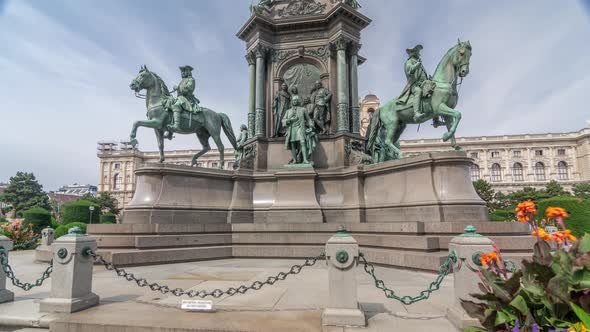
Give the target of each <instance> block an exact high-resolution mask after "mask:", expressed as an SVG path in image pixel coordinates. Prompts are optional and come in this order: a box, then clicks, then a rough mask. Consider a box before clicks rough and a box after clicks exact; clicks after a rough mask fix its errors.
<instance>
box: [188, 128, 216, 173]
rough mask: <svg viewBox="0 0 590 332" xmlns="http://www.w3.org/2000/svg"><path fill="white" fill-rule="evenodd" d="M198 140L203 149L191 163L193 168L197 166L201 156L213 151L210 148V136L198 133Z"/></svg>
mask: <svg viewBox="0 0 590 332" xmlns="http://www.w3.org/2000/svg"><path fill="white" fill-rule="evenodd" d="M197 138H198V139H199V143H201V146H202V147H203V148H202V149H201V151H199V152H197V153H196V154H195V155H194V156H193V159H192V161H191V166H195V165H196V164H197V159H199V157H200V156H202V155H204V154H205V153H207V152H209V150H211V146H209V135H208V134H200V133H197Z"/></svg>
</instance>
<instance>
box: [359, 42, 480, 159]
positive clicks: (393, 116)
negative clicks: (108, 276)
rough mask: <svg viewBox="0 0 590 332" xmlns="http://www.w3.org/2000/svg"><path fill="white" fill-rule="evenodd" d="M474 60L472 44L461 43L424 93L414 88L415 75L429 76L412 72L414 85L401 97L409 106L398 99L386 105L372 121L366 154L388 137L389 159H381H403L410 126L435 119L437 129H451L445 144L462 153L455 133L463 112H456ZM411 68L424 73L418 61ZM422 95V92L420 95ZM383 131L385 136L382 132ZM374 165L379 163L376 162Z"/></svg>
mask: <svg viewBox="0 0 590 332" xmlns="http://www.w3.org/2000/svg"><path fill="white" fill-rule="evenodd" d="M408 53H410V52H408ZM470 59H471V43H469V41H467V42H462V41H460V40H459V41H457V44H456V45H454V46H453V47H451V48H450V49H449V51H448V52H447V53H446V54H445V55H444V56H443V58H442V59H441V60H440V62H439V63H438V66H437V67H436V71H435V72H434V76H433V77H432V80H429V79H426V80H423V81H422V84H421V86H420V90H416V89H413V88H411V86H412V85H414V87H416V84H415V82H416V81H418V79H416V80H414V76H413V75H416V74H418V78H420V79H422V78H424V77H423V76H422V75H425V72H424V73H420V72H416V71H413V72H410V74H411V76H412V77H411V78H412V81H411V82H410V81H409V80H408V85H407V86H406V88H405V89H404V90H405V91H404V93H402V94H401V96H400V98H401V97H404V96H405V95H406V94H409V97H408V98H407V100H406V102H405V103H403V102H402V103H398V98H395V99H393V100H390V101H388V102H387V103H385V104H383V106H381V107H380V108H379V110H377V112H375V114H374V115H373V117H372V118H371V124H370V125H369V133H368V140H367V144H366V152H367V153H369V154H371V153H374V151H376V144H377V143H378V141H379V140H380V138H381V137H382V136H381V135H382V134H384V138H383V142H382V144H383V147H384V149H382V153H384V154H385V155H384V156H383V157H380V159H382V160H384V161H387V160H393V159H399V158H402V157H403V154H402V152H401V150H400V148H399V139H400V136H401V134H402V133H403V132H404V130H405V129H406V126H407V125H408V124H411V123H422V122H425V121H427V120H429V119H434V120H435V125H438V124H444V125H445V126H446V127H447V132H446V133H444V134H443V137H442V138H443V141H445V142H446V141H448V140H451V145H452V146H453V148H455V149H456V150H460V149H461V147H460V146H458V145H457V141H456V140H455V132H456V131H457V126H458V125H459V121H461V112H459V111H457V110H455V106H457V102H458V100H459V92H458V91H457V86H458V85H459V84H461V82H462V81H463V78H464V77H466V76H467V75H468V74H469V61H470ZM407 67H409V68H410V69H412V68H413V69H415V70H422V69H423V67H421V64H420V63H419V61H418V59H415V60H412V61H411V62H410V63H409V64H407ZM419 68H420V69H419ZM418 91H420V92H419V93H418ZM410 92H412V93H410ZM416 104H418V106H419V108H420V109H421V112H422V113H423V115H421V116H418V117H416V114H415V113H416ZM439 117H440V118H442V123H440V122H439V121H438V118H439ZM416 119H417V120H416ZM383 130H384V131H385V133H383V132H382V131H383ZM374 162H376V161H375V160H374Z"/></svg>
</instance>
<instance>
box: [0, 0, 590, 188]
mask: <svg viewBox="0 0 590 332" xmlns="http://www.w3.org/2000/svg"><path fill="white" fill-rule="evenodd" d="M360 3H361V5H362V6H363V7H362V8H361V9H360V10H361V12H362V13H363V14H365V15H366V16H368V17H370V18H371V19H372V20H373V22H372V23H371V25H370V26H369V27H368V28H366V29H365V30H364V31H363V34H362V44H363V47H362V49H361V51H360V53H361V55H363V56H364V57H366V58H367V62H365V63H364V64H363V65H362V66H361V67H360V68H359V92H360V94H361V97H362V96H364V95H365V94H368V93H374V94H376V95H377V96H378V97H379V98H380V99H381V101H382V102H385V101H387V100H389V99H391V98H394V97H395V96H397V95H398V94H399V93H400V92H401V90H402V88H403V86H404V85H405V77H404V75H403V63H404V61H405V60H406V53H405V49H406V48H408V47H413V46H414V45H415V44H417V43H420V44H422V45H424V50H423V51H422V57H423V63H424V65H425V67H426V68H427V70H428V71H429V72H430V73H431V74H432V72H433V71H434V69H435V68H436V64H437V63H438V61H439V60H440V58H441V57H442V56H443V55H444V53H445V52H446V51H447V50H448V49H449V48H450V47H451V46H453V45H454V44H455V43H456V42H457V38H460V39H461V40H469V41H470V42H471V45H472V46H473V55H472V58H471V68H470V74H469V76H468V77H467V78H466V79H465V80H464V82H463V85H462V87H461V90H460V100H459V104H458V106H457V109H458V110H459V111H461V112H462V113H463V120H462V122H461V125H460V127H459V129H458V131H457V135H458V136H480V135H498V134H517V133H540V132H562V131H577V130H580V129H581V128H583V127H584V126H585V125H586V121H587V120H588V119H590V108H589V107H588V103H587V101H586V98H584V97H586V96H587V95H588V88H589V87H590V56H589V55H590V43H588V42H587V40H588V38H589V37H588V36H589V35H590V34H589V32H590V0H562V1H555V0H520V1H514V0H496V1H485V0H445V1H432V0H404V1H402V0H395V1H393V0H361V1H360ZM249 5H250V0H193V1H191V0H184V1H183V0H171V1H159V0H158V1H156V0H153V1H152V0H125V1H122V0H101V1H90V0H52V1H28V0H0V45H1V46H0V119H1V120H0V182H3V181H4V182H6V181H8V179H9V178H10V176H13V175H14V174H15V173H16V172H17V171H28V172H34V173H35V175H36V176H37V178H38V179H39V180H40V182H41V183H42V184H43V185H44V188H45V189H46V190H55V189H57V188H58V187H59V186H61V185H64V184H71V183H74V182H77V183H90V184H96V183H97V182H98V176H99V175H98V167H99V160H98V157H97V156H96V144H97V142H98V141H104V140H114V141H120V140H125V139H127V137H128V135H129V131H130V129H131V125H132V123H133V122H134V121H136V120H139V119H143V118H144V116H145V104H144V102H143V101H141V100H138V99H136V98H135V97H134V96H133V93H132V92H131V90H130V89H129V83H130V82H131V80H132V79H133V78H134V77H135V76H136V74H137V72H138V70H139V67H140V66H141V65H143V64H145V65H147V66H148V68H149V69H150V70H152V71H154V72H156V73H158V74H159V75H160V76H161V77H162V78H163V79H164V80H165V81H166V82H167V84H168V86H169V87H171V86H172V85H174V84H177V83H178V81H179V79H180V74H179V70H178V66H180V65H185V64H190V65H192V66H193V67H194V68H195V71H194V74H195V77H196V80H197V91H196V95H197V97H198V98H199V99H200V100H201V103H202V105H204V106H207V107H209V108H211V109H214V110H216V111H221V112H224V113H226V114H228V115H229V116H230V118H231V121H232V124H233V126H234V130H237V129H238V128H239V125H240V124H241V123H244V122H246V118H247V102H248V67H247V63H246V61H245V59H244V55H245V45H244V43H243V42H242V41H240V40H239V39H238V38H237V37H236V36H235V34H236V32H237V31H238V30H239V28H240V27H241V26H242V24H243V23H244V22H245V21H246V20H247V19H248V17H249V15H250V13H249V10H248V7H249ZM429 127H430V126H428V125H423V126H421V128H420V131H419V132H417V130H416V128H417V127H416V126H409V127H408V129H407V130H406V132H405V134H404V135H403V136H402V139H404V138H405V139H411V138H420V137H424V138H437V137H440V136H441V135H442V134H443V129H442V128H439V129H434V128H429ZM138 140H139V141H140V149H141V150H155V149H156V144H155V137H154V135H153V131H151V130H147V129H140V130H139V134H138ZM166 144H167V145H166V149H170V150H172V149H191V148H200V145H199V143H198V142H197V141H196V139H195V138H194V136H185V137H181V136H179V137H178V138H177V139H175V140H174V141H172V142H169V141H168V142H166Z"/></svg>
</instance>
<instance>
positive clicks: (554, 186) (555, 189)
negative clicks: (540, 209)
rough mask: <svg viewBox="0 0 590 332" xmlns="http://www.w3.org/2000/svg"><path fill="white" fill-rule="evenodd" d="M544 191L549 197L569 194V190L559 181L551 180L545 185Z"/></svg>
mask: <svg viewBox="0 0 590 332" xmlns="http://www.w3.org/2000/svg"><path fill="white" fill-rule="evenodd" d="M544 191H545V193H546V194H547V196H549V197H560V196H570V195H571V194H570V192H569V191H567V190H565V188H563V186H562V185H561V184H559V182H557V181H555V180H551V181H550V182H549V183H547V184H546V185H545V190H544Z"/></svg>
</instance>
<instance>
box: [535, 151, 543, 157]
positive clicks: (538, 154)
mask: <svg viewBox="0 0 590 332" xmlns="http://www.w3.org/2000/svg"><path fill="white" fill-rule="evenodd" d="M535 156H537V157H541V156H543V150H535Z"/></svg>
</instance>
